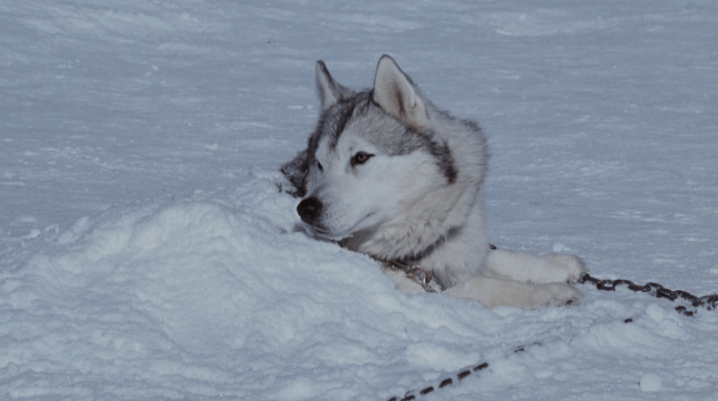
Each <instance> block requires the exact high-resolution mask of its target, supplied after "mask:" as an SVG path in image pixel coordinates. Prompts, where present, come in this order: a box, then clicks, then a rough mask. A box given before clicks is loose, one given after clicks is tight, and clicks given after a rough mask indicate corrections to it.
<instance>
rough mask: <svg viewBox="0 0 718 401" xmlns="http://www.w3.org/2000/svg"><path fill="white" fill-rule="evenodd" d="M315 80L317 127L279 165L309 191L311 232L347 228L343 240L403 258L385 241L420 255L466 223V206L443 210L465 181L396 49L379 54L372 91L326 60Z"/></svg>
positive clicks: (305, 206)
mask: <svg viewBox="0 0 718 401" xmlns="http://www.w3.org/2000/svg"><path fill="white" fill-rule="evenodd" d="M316 86H317V94H318V98H319V104H320V115H319V121H318V123H317V128H316V129H315V131H314V133H313V134H312V135H311V136H310V138H309V141H308V144H307V149H305V150H304V151H302V152H300V153H299V154H298V155H297V157H295V158H294V160H292V161H291V162H289V163H287V164H285V165H284V166H283V167H282V172H283V173H284V174H285V176H286V177H287V178H288V179H289V180H290V181H291V183H292V184H293V185H294V186H295V187H296V191H294V192H293V194H294V195H296V196H302V197H304V199H303V200H302V201H301V202H300V203H299V206H298V207H297V212H298V213H299V216H300V217H301V219H302V221H303V223H304V225H305V226H306V227H308V228H309V229H310V231H312V233H313V234H315V235H317V236H320V237H323V238H327V239H331V240H337V241H338V240H342V239H347V238H350V237H351V238H352V239H351V240H350V241H348V242H344V244H345V246H347V247H348V248H350V249H355V250H359V251H361V252H366V253H369V254H373V255H390V257H397V256H402V255H396V252H398V251H394V250H389V251H386V252H385V251H384V248H385V246H384V244H385V243H387V241H390V242H392V243H393V244H394V245H392V246H393V248H392V249H401V250H402V252H404V253H414V254H416V253H420V252H421V251H422V250H423V249H426V248H427V247H428V246H431V244H434V243H435V242H436V241H437V240H439V239H440V238H441V237H442V236H444V235H446V232H447V230H450V229H452V228H453V227H455V226H458V225H461V224H462V222H463V216H464V215H465V214H466V213H467V212H466V211H463V209H462V212H461V213H459V214H457V215H460V217H455V218H447V215H448V213H450V212H451V210H452V208H453V205H455V203H456V201H457V199H458V198H459V197H460V196H462V193H463V192H465V190H466V187H467V186H466V184H465V183H466V180H464V181H462V180H461V179H460V178H458V179H457V177H459V176H460V175H459V172H458V170H457V166H456V163H455V160H454V155H453V153H452V151H451V149H450V148H449V145H448V143H447V142H446V140H445V139H444V138H443V137H442V136H441V135H440V134H439V133H437V131H436V130H435V128H434V125H433V124H434V123H433V121H432V118H431V117H430V115H429V110H430V109H427V103H426V102H427V101H426V100H425V99H424V98H423V97H422V95H421V94H420V92H419V90H418V88H417V87H416V85H414V83H413V82H412V81H411V79H410V78H409V77H408V76H407V75H406V74H404V73H403V71H401V69H400V68H399V67H398V66H397V65H396V63H395V62H394V60H393V59H391V57H388V56H384V57H382V58H381V59H380V60H379V63H378V65H377V71H376V75H375V78H374V86H373V88H372V89H370V90H365V91H361V92H354V91H352V90H350V89H347V88H345V87H343V86H342V85H340V84H338V83H337V82H335V81H334V79H333V78H332V77H331V75H330V74H329V71H328V70H327V69H326V66H325V65H324V63H323V62H321V61H319V62H317V69H316ZM431 110H433V109H431ZM444 118H450V117H444ZM457 180H458V181H457ZM458 182H463V184H457V183H458ZM471 202H473V198H472V199H471V200H470V201H469V203H471ZM454 214H456V213H454ZM400 242H401V243H402V244H401V246H399V245H397V244H398V243H400ZM380 248H381V249H380ZM388 248H391V247H387V249H388ZM392 255H393V256H392Z"/></svg>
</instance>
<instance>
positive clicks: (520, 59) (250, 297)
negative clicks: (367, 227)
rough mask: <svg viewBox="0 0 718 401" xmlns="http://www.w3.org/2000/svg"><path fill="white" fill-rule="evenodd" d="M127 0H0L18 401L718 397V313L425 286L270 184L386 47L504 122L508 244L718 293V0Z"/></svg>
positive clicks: (467, 106)
mask: <svg viewBox="0 0 718 401" xmlns="http://www.w3.org/2000/svg"><path fill="white" fill-rule="evenodd" d="M108 3H109V2H107V1H100V0H66V1H50V0H30V1H14V2H13V1H0V116H1V117H2V119H1V120H0V210H1V211H2V213H0V399H3V400H5V399H10V400H100V399H102V400H176V399H182V400H215V399H231V400H235V399H236V400H310V399H311V400H386V399H388V398H390V397H393V396H399V397H401V396H403V395H404V393H405V392H406V391H407V390H412V389H414V390H416V389H422V388H425V387H427V386H436V385H437V384H438V383H439V382H440V381H441V380H443V379H445V378H447V377H456V374H457V373H458V372H460V371H462V370H463V369H465V368H466V367H471V366H475V364H477V363H480V362H484V361H486V362H489V364H490V366H489V368H488V369H486V370H484V371H482V372H481V375H480V377H476V375H472V376H470V377H468V378H466V379H464V380H463V381H462V383H461V384H460V385H452V386H448V387H445V388H443V389H441V390H437V391H435V392H433V393H430V394H428V395H427V396H425V397H419V398H420V399H421V398H423V399H426V400H475V399H485V400H507V399H511V400H559V399H582V400H606V399H611V400H676V399H685V400H716V399H718V396H717V395H716V394H718V372H717V371H716V365H717V364H718V312H716V311H712V312H709V311H702V312H699V313H698V314H697V315H696V316H694V317H685V316H681V315H679V314H677V313H675V312H674V311H673V307H674V306H675V305H674V304H672V303H671V302H670V301H667V300H657V299H655V298H650V297H647V296H645V295H641V294H634V293H631V292H629V291H627V290H623V291H618V292H616V293H605V292H599V291H597V290H595V289H591V288H590V287H587V286H585V287H582V288H583V290H584V292H585V294H586V296H585V299H584V302H583V303H582V304H581V305H580V306H577V307H567V308H553V309H541V310H538V311H521V310H517V309H512V308H496V309H494V310H488V309H485V308H483V307H481V306H480V305H478V304H476V303H472V302H469V301H464V300H458V299H450V298H448V297H444V296H438V295H426V296H413V297H409V296H405V295H402V294H400V293H398V292H396V291H395V290H394V289H393V288H392V286H391V284H390V282H389V280H388V279H387V278H386V277H384V276H383V275H382V274H381V273H380V272H379V271H378V269H377V268H376V265H375V264H374V263H373V262H372V261H370V260H368V259H367V258H365V257H363V256H362V255H358V254H353V253H350V252H347V251H345V250H342V249H339V248H338V247H336V246H333V245H331V244H326V243H320V242H317V241H313V240H311V239H309V238H307V237H306V236H305V235H303V234H301V233H298V232H295V231H294V230H293V228H294V224H295V223H296V222H297V216H296V215H295V211H294V208H295V206H296V202H297V200H295V199H292V198H290V197H289V196H287V195H285V194H281V193H279V192H278V191H277V188H276V182H278V181H280V180H281V179H282V178H281V176H280V174H279V173H278V172H277V168H278V167H279V166H280V165H281V164H282V163H283V162H284V161H286V160H288V159H290V158H291V157H292V156H294V154H295V153H296V152H297V151H298V150H300V149H301V148H302V147H303V145H304V144H305V140H306V136H307V135H308V134H309V133H310V132H311V130H312V129H313V125H314V122H315V119H316V113H317V111H316V106H315V96H314V93H313V88H314V81H313V73H314V72H313V71H314V63H315V61H316V60H317V59H323V60H325V61H326V62H327V65H328V67H329V69H330V70H331V71H332V73H333V75H334V76H335V77H336V78H337V79H338V80H339V81H340V82H342V83H344V84H346V85H348V86H351V87H362V86H367V85H369V84H370V82H371V79H372V77H373V72H374V67H375V63H376V61H377V59H378V57H379V56H380V55H381V54H382V53H389V54H392V55H393V56H394V57H395V58H396V60H397V61H398V62H399V64H400V65H401V66H402V67H403V68H404V70H405V71H406V72H408V73H409V74H410V75H411V76H412V78H414V80H415V81H416V82H418V83H419V85H420V86H421V87H422V89H423V90H424V92H426V93H427V94H429V96H430V97H431V98H432V100H433V101H434V103H436V104H437V105H439V106H440V107H442V108H446V109H448V110H451V111H452V112H453V113H454V114H455V115H457V116H459V117H464V118H473V119H477V120H478V121H479V122H480V124H481V125H482V126H483V127H484V129H485V130H486V132H487V133H488V135H489V144H490V146H491V152H492V160H491V170H490V176H489V178H488V180H487V182H486V185H487V196H486V197H487V200H486V201H487V205H488V206H487V208H488V214H489V216H490V217H489V219H490V221H489V229H490V233H491V236H492V241H493V242H494V243H496V244H497V245H499V246H502V247H506V248H515V249H522V250H526V251H531V252H536V253H545V252H550V251H551V250H552V249H553V250H557V251H568V252H572V253H576V254H578V255H580V256H582V257H583V258H584V259H585V260H586V261H587V263H588V265H589V266H590V268H591V270H592V272H593V273H594V275H596V276H599V277H605V278H618V277H620V278H629V279H633V280H635V281H638V282H647V281H657V282H660V283H662V284H664V285H666V286H668V287H670V288H680V289H684V290H687V291H690V292H693V293H695V294H698V295H706V294H709V293H715V292H718V263H716V262H717V261H718V162H717V161H716V158H717V157H718V156H717V155H718V47H716V41H717V40H718V5H717V4H716V2H715V1H714V0H697V1H681V2H675V1H670V0H658V1H647V0H638V1H631V0H614V1H604V0H588V1H581V2H572V1H567V0H550V1H543V2H540V4H539V2H533V1H529V0H522V1H478V2H477V1H468V0H466V1H458V0H456V1H451V0H449V1H434V2H416V1H405V2H393V3H390V2H385V1H379V0H364V1H361V2H352V3H351V4H352V5H340V4H339V3H337V2H328V1H327V2H321V3H320V2H294V1H256V2H250V1H243V2H234V1H230V0H217V1H202V0H178V1H174V2H167V1H161V0H151V1H146V0H142V1H140V0H129V1H124V2H117V5H108ZM252 3H254V4H252ZM347 4H349V3H347ZM629 318H630V319H632V320H633V321H632V322H630V323H624V320H626V319H629ZM536 343H539V344H540V345H536ZM521 345H525V346H526V347H525V351H524V352H519V353H515V352H514V349H515V348H516V347H518V346H521Z"/></svg>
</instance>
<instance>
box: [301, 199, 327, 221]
mask: <svg viewBox="0 0 718 401" xmlns="http://www.w3.org/2000/svg"><path fill="white" fill-rule="evenodd" d="M321 211H322V202H320V201H319V199H317V198H315V197H313V196H312V197H311V198H307V199H304V200H303V201H301V202H299V206H297V213H299V217H301V218H302V221H303V222H305V223H308V224H312V223H313V222H314V219H316V218H317V216H319V213H321Z"/></svg>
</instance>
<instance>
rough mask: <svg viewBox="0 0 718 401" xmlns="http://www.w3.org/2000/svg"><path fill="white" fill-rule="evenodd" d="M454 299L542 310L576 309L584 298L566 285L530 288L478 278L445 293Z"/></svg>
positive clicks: (535, 285)
mask: <svg viewBox="0 0 718 401" xmlns="http://www.w3.org/2000/svg"><path fill="white" fill-rule="evenodd" d="M444 293H445V294H449V295H452V296H454V297H457V298H469V299H475V300H477V301H479V302H481V303H482V304H483V305H484V306H486V307H489V308H493V307H495V306H499V305H503V306H515V307H518V308H522V309H536V308H539V307H542V306H563V305H569V304H571V305H576V304H578V303H579V302H580V301H581V298H582V297H583V295H582V294H581V292H580V291H579V290H577V289H576V288H574V287H573V286H571V285H569V284H563V283H548V284H529V283H522V282H518V281H511V280H503V279H499V278H493V277H486V276H477V277H474V278H472V279H470V280H468V281H466V282H463V283H459V284H457V285H455V286H453V287H451V288H449V289H447V290H445V291H444Z"/></svg>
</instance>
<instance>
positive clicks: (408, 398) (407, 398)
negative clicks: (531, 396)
mask: <svg viewBox="0 0 718 401" xmlns="http://www.w3.org/2000/svg"><path fill="white" fill-rule="evenodd" d="M521 351H523V348H522V347H519V349H517V351H515V352H521ZM488 367H489V363H488V362H484V363H482V364H481V365H478V366H475V367H473V368H470V369H465V370H462V371H461V372H459V373H457V374H456V381H457V382H461V380H463V379H465V378H466V377H467V376H469V375H471V374H472V373H475V372H479V371H481V370H484V369H486V368H488ZM477 374H478V373H477ZM453 383H454V378H453V377H449V378H446V379H444V380H442V381H441V383H439V384H438V385H437V386H436V388H439V389H440V388H444V387H446V386H449V385H451V384H453ZM434 390H435V388H434V386H429V387H426V388H423V389H421V390H418V391H417V390H409V391H407V392H406V394H404V396H403V397H402V398H399V397H391V398H389V400H388V401H412V400H416V396H417V395H427V394H429V393H431V392H433V391H434Z"/></svg>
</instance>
